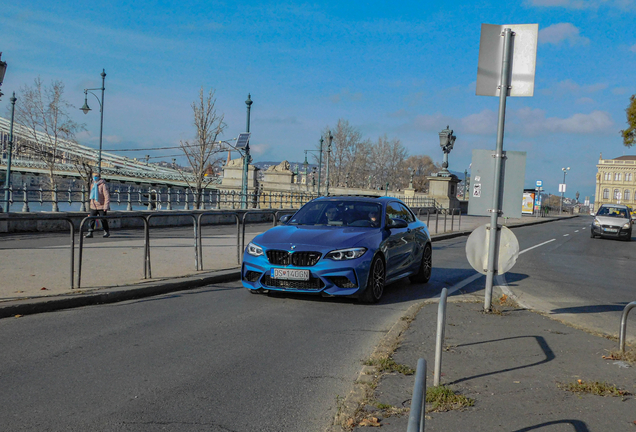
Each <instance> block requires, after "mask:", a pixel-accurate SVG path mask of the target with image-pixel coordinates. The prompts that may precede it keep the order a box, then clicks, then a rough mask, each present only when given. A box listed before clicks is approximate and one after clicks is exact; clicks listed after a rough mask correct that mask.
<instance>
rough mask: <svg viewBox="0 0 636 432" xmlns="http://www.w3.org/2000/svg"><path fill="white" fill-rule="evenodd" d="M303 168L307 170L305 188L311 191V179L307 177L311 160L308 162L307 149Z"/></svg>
mask: <svg viewBox="0 0 636 432" xmlns="http://www.w3.org/2000/svg"><path fill="white" fill-rule="evenodd" d="M303 168H304V170H305V189H306V190H307V191H309V179H308V178H307V169H308V168H309V162H307V150H305V162H303Z"/></svg>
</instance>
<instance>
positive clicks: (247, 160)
mask: <svg viewBox="0 0 636 432" xmlns="http://www.w3.org/2000/svg"><path fill="white" fill-rule="evenodd" d="M251 96H252V95H251V94H249V93H248V94H247V100H246V101H245V105H247V123H246V132H247V133H249V132H250V110H251V108H252V104H253V103H254V102H252V98H251ZM249 165H250V143H249V141H248V142H247V145H246V146H245V154H244V155H243V184H242V187H241V195H242V198H241V208H243V209H246V208H247V181H248V178H247V176H248V173H249Z"/></svg>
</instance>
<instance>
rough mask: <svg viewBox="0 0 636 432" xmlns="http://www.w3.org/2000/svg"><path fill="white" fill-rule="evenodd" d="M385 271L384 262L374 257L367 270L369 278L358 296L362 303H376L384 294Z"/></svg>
mask: <svg viewBox="0 0 636 432" xmlns="http://www.w3.org/2000/svg"><path fill="white" fill-rule="evenodd" d="M385 275H386V269H385V267H384V261H383V260H382V258H381V257H379V256H376V257H375V258H374V259H373V262H372V263H371V268H370V269H369V277H368V278H367V287H366V289H365V290H364V292H363V293H362V295H361V296H360V301H361V302H362V303H377V302H379V301H380V299H381V298H382V294H383V293H384V281H385Z"/></svg>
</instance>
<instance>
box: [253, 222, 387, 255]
mask: <svg viewBox="0 0 636 432" xmlns="http://www.w3.org/2000/svg"><path fill="white" fill-rule="evenodd" d="M379 233H380V229H379V228H371V229H369V228H353V227H351V228H334V227H323V226H304V225H300V226H297V225H283V226H277V227H274V228H270V229H269V230H267V231H265V232H264V233H262V234H259V235H257V236H256V237H255V238H254V240H253V242H254V243H256V244H258V245H259V246H263V247H266V248H272V247H273V248H283V249H288V248H289V247H290V246H292V245H294V246H300V248H299V249H300V250H302V249H305V250H307V248H309V247H312V248H321V249H322V248H331V249H333V248H338V247H353V246H357V245H358V243H360V242H362V241H363V240H364V239H365V238H369V237H373V236H374V235H376V234H379Z"/></svg>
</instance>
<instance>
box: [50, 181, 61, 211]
mask: <svg viewBox="0 0 636 432" xmlns="http://www.w3.org/2000/svg"><path fill="white" fill-rule="evenodd" d="M51 207H52V208H51V211H53V212H59V211H60V208H59V207H58V206H57V184H55V186H53V204H52V206H51Z"/></svg>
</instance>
